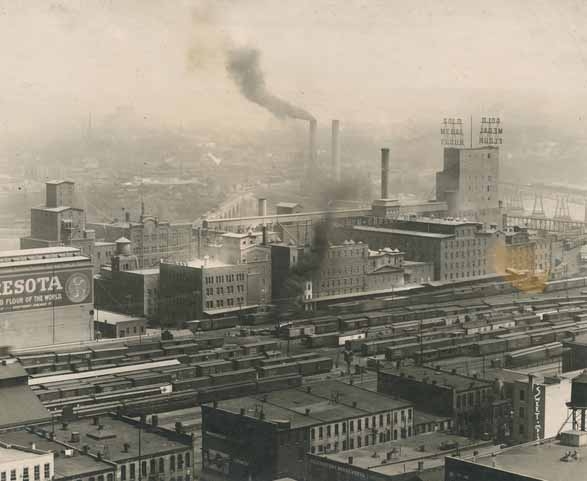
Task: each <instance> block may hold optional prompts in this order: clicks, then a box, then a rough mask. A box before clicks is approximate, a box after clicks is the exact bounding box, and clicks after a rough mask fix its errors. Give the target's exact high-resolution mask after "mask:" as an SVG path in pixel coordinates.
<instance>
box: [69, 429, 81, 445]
mask: <svg viewBox="0 0 587 481" xmlns="http://www.w3.org/2000/svg"><path fill="white" fill-rule="evenodd" d="M79 440H80V437H79V433H78V432H77V431H72V433H71V441H70V442H72V443H79Z"/></svg>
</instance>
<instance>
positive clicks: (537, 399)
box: [533, 384, 544, 439]
mask: <svg viewBox="0 0 587 481" xmlns="http://www.w3.org/2000/svg"><path fill="white" fill-rule="evenodd" d="M533 398H534V402H533V408H534V409H533V410H534V436H535V439H543V438H544V386H542V385H540V384H534V392H533Z"/></svg>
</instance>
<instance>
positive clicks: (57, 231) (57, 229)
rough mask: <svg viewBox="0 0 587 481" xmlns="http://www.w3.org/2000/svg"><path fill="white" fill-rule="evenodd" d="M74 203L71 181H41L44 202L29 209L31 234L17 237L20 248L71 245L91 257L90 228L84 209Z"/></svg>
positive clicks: (92, 256)
mask: <svg viewBox="0 0 587 481" xmlns="http://www.w3.org/2000/svg"><path fill="white" fill-rule="evenodd" d="M74 205H75V185H74V183H73V182H71V181H68V180H57V181H50V182H47V183H46V184H45V205H44V206H41V207H33V208H32V209H31V234H30V236H27V237H22V238H21V239H20V248H21V249H39V248H43V247H57V246H72V247H77V248H78V249H80V250H81V253H82V255H84V256H87V257H90V258H91V259H93V258H94V244H95V238H94V232H93V231H92V230H91V229H88V228H86V213H85V211H84V210H83V209H81V208H79V207H74Z"/></svg>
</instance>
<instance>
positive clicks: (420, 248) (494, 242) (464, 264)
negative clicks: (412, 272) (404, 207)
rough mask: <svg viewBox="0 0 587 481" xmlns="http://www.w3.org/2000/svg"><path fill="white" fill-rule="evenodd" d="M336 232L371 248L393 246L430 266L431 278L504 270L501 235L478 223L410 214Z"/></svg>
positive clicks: (459, 278) (452, 278)
mask: <svg viewBox="0 0 587 481" xmlns="http://www.w3.org/2000/svg"><path fill="white" fill-rule="evenodd" d="M338 231H339V233H342V234H340V235H342V236H344V237H346V238H351V239H353V240H355V241H357V242H358V241H362V242H364V243H366V244H368V245H369V247H371V248H372V249H383V248H385V247H388V246H395V247H397V248H399V249H400V251H402V252H403V253H404V254H405V257H406V258H407V259H410V260H412V261H418V262H429V263H431V264H432V265H433V269H434V270H433V278H434V279H433V280H436V281H449V282H450V281H453V282H457V281H463V280H469V279H474V278H482V277H486V276H490V275H492V274H496V273H498V274H500V273H503V271H504V266H503V259H501V258H500V256H499V253H500V252H502V251H503V249H500V246H502V245H503V243H504V240H503V234H501V233H500V232H499V231H495V230H486V229H484V228H483V225H482V224H481V223H478V222H472V221H466V220H454V219H436V218H423V217H412V218H409V219H396V220H390V221H388V222H387V223H385V224H384V225H381V226H362V225H355V226H346V227H341V228H339V229H338Z"/></svg>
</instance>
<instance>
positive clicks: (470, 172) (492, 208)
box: [436, 146, 499, 223]
mask: <svg viewBox="0 0 587 481" xmlns="http://www.w3.org/2000/svg"><path fill="white" fill-rule="evenodd" d="M498 182H499V148H497V147H495V146H487V147H476V148H470V149H465V148H454V147H447V148H445V149H444V168H443V170H442V171H441V172H438V173H437V174H436V198H437V199H438V200H440V201H444V202H446V203H447V204H448V215H450V216H452V217H468V218H470V219H477V220H480V221H483V222H488V223H489V222H492V223H495V222H497V221H498V219H499V194H498Z"/></svg>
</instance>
